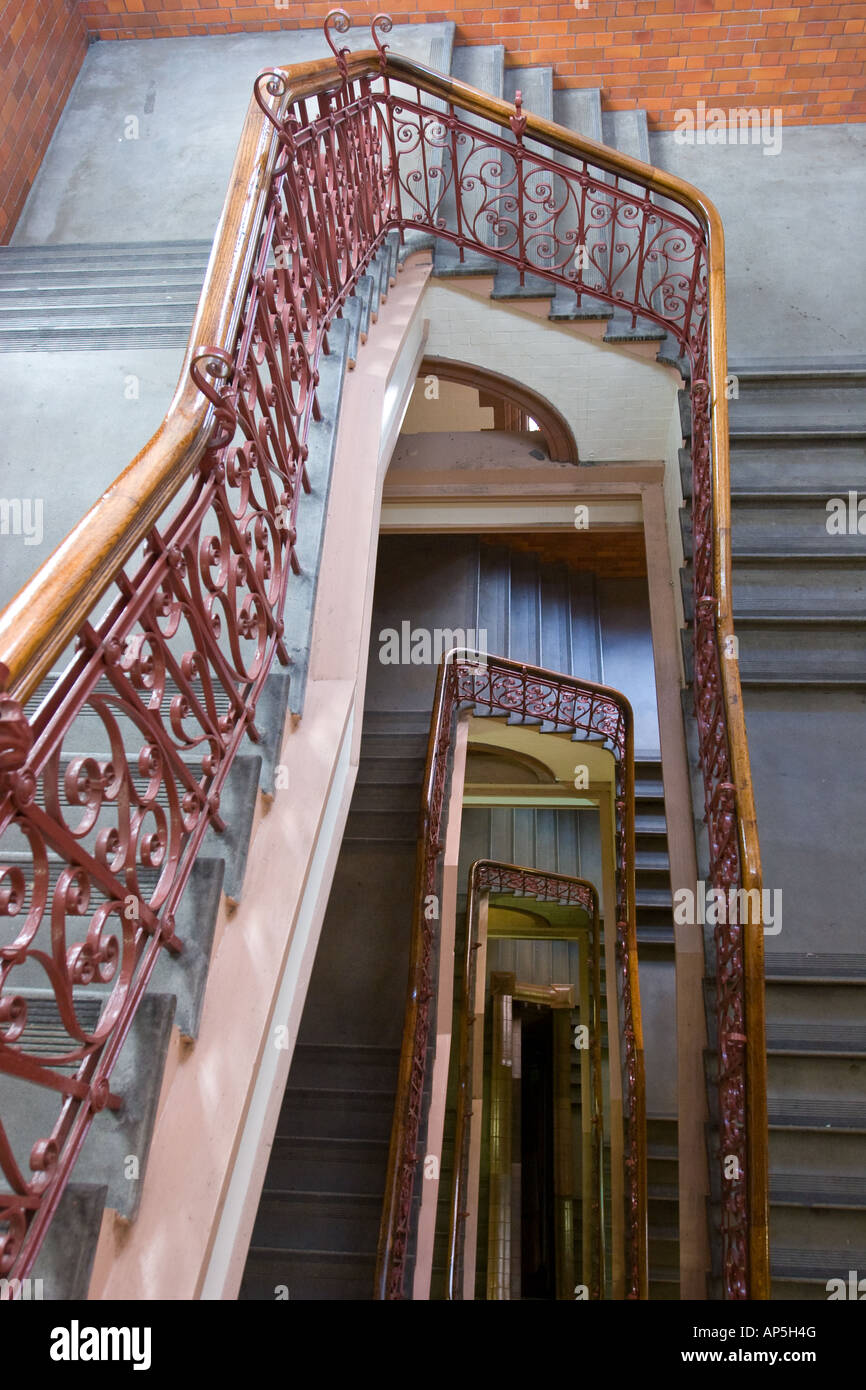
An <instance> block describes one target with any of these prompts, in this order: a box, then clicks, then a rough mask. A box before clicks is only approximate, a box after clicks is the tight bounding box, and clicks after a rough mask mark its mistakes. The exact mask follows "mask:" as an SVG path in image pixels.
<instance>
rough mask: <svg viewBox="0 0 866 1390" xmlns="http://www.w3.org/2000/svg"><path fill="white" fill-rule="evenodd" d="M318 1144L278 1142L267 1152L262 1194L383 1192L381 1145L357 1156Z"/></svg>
mask: <svg viewBox="0 0 866 1390" xmlns="http://www.w3.org/2000/svg"><path fill="white" fill-rule="evenodd" d="M347 1149H348V1151H342V1146H339V1145H334V1144H328V1142H327V1141H325V1140H322V1141H320V1142H318V1143H316V1144H314V1145H312V1144H311V1145H310V1146H309V1147H304V1146H303V1144H302V1143H301V1142H299V1141H297V1140H295V1141H292V1140H288V1139H282V1140H280V1139H278V1140H277V1142H276V1143H275V1145H274V1148H273V1149H272V1151H271V1158H270V1162H269V1163H268V1171H267V1176H266V1177H265V1190H266V1191H269V1190H270V1191H273V1190H275V1189H276V1190H279V1191H284V1192H292V1191H298V1192H315V1191H316V1190H317V1189H318V1188H321V1189H322V1190H323V1191H326V1192H344V1193H360V1194H367V1193H371V1192H384V1190H385V1175H386V1171H387V1166H388V1151H387V1146H386V1145H385V1144H384V1142H383V1143H382V1144H381V1146H379V1145H376V1146H375V1147H374V1148H372V1151H368V1152H366V1153H364V1152H359V1151H358V1149H357V1148H356V1149H354V1150H353V1149H351V1148H348V1146H347Z"/></svg>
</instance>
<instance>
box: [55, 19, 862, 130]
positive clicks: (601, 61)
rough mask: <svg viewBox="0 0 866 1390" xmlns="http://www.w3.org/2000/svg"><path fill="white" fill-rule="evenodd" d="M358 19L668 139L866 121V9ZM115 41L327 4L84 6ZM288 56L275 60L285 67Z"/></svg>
mask: <svg viewBox="0 0 866 1390" xmlns="http://www.w3.org/2000/svg"><path fill="white" fill-rule="evenodd" d="M342 7H343V8H344V9H346V10H348V12H349V13H350V14H351V15H352V16H353V17H357V20H358V21H360V20H361V19H363V18H365V17H366V16H368V15H372V14H374V13H375V12H376V10H377V9H383V10H386V11H388V12H389V13H390V14H391V16H392V18H393V19H394V21H395V22H396V23H406V22H422V21H424V20H444V19H451V20H454V21H455V22H456V23H457V26H458V29H457V42H458V43H493V42H499V43H504V44H505V47H506V49H507V51H508V58H507V61H508V62H509V63H510V64H532V63H546V64H552V65H553V67H554V69H555V72H556V76H557V85H559V86H569V87H571V86H574V87H583V86H599V85H600V86H602V87H603V88H604V94H605V102H606V104H607V106H608V107H610V108H617V107H630V106H634V105H640V106H643V107H644V108H645V109H646V111H647V112H648V114H649V118H650V122H651V124H653V125H654V126H657V127H659V128H666V127H668V128H669V127H671V126H672V125H673V124H674V119H673V113H674V111H676V109H677V108H678V107H693V106H694V105H695V102H696V101H697V100H698V99H699V98H700V97H703V98H704V99H705V100H706V102H707V105H708V106H722V107H731V106H744V105H745V106H773V107H781V108H782V111H783V113H784V119H785V120H788V121H792V122H802V123H812V122H819V121H820V122H836V121H856V120H864V119H866V4H864V3H858V2H857V0H846V2H845V3H842V4H834V5H823V4H821V3H820V0H819V3H817V4H814V3H812V4H809V3H805V4H799V5H792V4H791V3H790V0H586V8H585V9H577V8H576V7H575V4H574V0H565V3H563V0H560V3H553V0H551V3H544V0H541V3H539V4H534V5H509V4H508V3H507V0H506V3H505V4H504V5H502V6H501V7H500V8H496V7H494V6H492V5H484V4H482V3H476V4H471V3H470V4H468V5H461V6H459V7H456V8H450V9H449V8H447V7H443V6H442V5H441V3H440V4H437V3H436V0H393V4H392V5H390V6H389V5H388V3H387V0H376V2H375V3H374V0H345V3H344V4H343V6H342ZM80 8H81V12H82V14H83V15H85V17H86V21H87V25H88V28H90V29H91V30H93V31H94V32H96V33H98V34H100V35H101V37H103V38H111V39H118V38H152V37H154V36H158V37H169V36H172V35H182V34H222V33H227V32H238V31H239V30H242V29H279V28H281V27H285V28H297V27H305V26H307V25H319V24H320V23H321V19H322V17H323V16H324V15H325V14H327V12H328V10H329V9H331V8H333V5H332V4H331V3H327V2H326V0H289V4H288V8H278V7H277V6H276V4H274V3H273V2H272V3H270V4H265V3H262V0H168V3H165V0H80ZM280 56H281V55H280V54H279V53H278V52H275V57H276V58H277V59H279V57H280Z"/></svg>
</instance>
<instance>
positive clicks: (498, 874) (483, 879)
mask: <svg viewBox="0 0 866 1390" xmlns="http://www.w3.org/2000/svg"><path fill="white" fill-rule="evenodd" d="M482 893H499V894H502V893H510V894H517V895H520V896H526V897H532V898H535V899H536V900H540V901H545V902H558V903H564V904H565V905H567V906H575V907H580V908H581V909H582V910H583V911H584V912H585V913H586V915H587V917H588V918H589V925H588V927H587V928H586V934H587V935H588V936H589V967H590V1002H591V1021H590V1025H589V1026H590V1048H589V1053H590V1065H591V1080H590V1114H591V1136H592V1138H591V1142H592V1191H593V1209H592V1212H591V1214H590V1215H589V1216H586V1215H585V1216H584V1224H586V1223H587V1222H589V1221H591V1223H592V1256H591V1260H592V1275H591V1285H590V1297H591V1298H593V1299H598V1298H601V1295H602V1289H603V1287H604V1258H603V1249H602V1244H603V1238H604V1215H603V1210H602V1193H601V1183H602V1178H603V1170H604V1164H603V1145H604V1133H603V1104H602V1079H601V1022H600V1019H601V1004H600V998H601V933H600V930H599V915H598V891H597V889H596V887H595V884H593V883H591V882H590V881H589V879H583V878H577V877H575V876H574V875H569V874H558V873H552V872H545V871H542V870H540V869H534V868H529V867H526V866H524V865H520V864H507V863H504V862H502V861H499V860H493V859H476V860H475V863H474V864H472V865H471V867H470V869H469V883H468V894H467V906H466V945H465V949H464V952H463V1006H462V1009H461V1013H460V1036H459V1045H458V1063H457V1113H456V1117H455V1121H454V1176H453V1179H452V1183H451V1200H450V1209H449V1222H448V1275H447V1297H448V1299H449V1300H458V1299H462V1297H463V1293H462V1288H461V1281H462V1276H463V1266H462V1239H463V1237H464V1233H465V1225H464V1224H463V1223H464V1221H465V1218H466V1216H467V1215H468V1212H467V1211H465V1210H464V1209H463V1204H464V1202H465V1200H466V1190H467V1186H468V1145H467V1140H468V1134H469V1131H468V1126H467V1119H468V1113H467V1111H470V1112H471V1099H470V1095H471V1089H470V1088H471V1083H472V1072H473V1048H474V1042H475V1036H474V1033H475V1030H474V1028H473V1027H472V1022H473V1020H472V1019H471V1011H472V1000H473V998H474V993H475V961H476V959H477V950H478V946H479V944H480V943H479V942H478V941H477V940H476V939H475V938H476V934H477V910H478V898H479V896H480V895H481V894H482ZM555 934H556V933H555V932H553V931H551V936H555ZM582 1021H583V1020H582Z"/></svg>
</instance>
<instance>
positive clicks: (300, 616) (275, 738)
mask: <svg viewBox="0 0 866 1390" xmlns="http://www.w3.org/2000/svg"><path fill="white" fill-rule="evenodd" d="M63 250H64V248H52V250H51V252H50V253H49V254H48V257H47V259H48V260H50V259H51V257H52V256H53V255H54V253H55V252H57V254H58V258H59V259H62V256H61V255H60V253H62V252H63ZM4 251H5V248H4ZM94 251H95V252H98V251H99V248H94ZM9 254H10V256H12V257H14V251H11V252H10V253H9ZM396 259H397V244H396V241H395V239H394V238H391V239H389V241H388V243H387V244H386V245H385V246H384V247H383V248H382V250H381V251H380V252H379V254H378V256H377V258H376V261H375V262H374V263H373V265H371V268H370V274H369V275H368V276H365V277H364V281H365V282H366V283H362V285H361V286H359V294H358V296H356V297H355V298H354V300H352V301H350V302H349V304H348V305H347V313H346V315H345V320H344V322H343V323H339V324H337V325H335V328H334V331H333V332H332V334H331V340H330V348H331V351H330V353H329V354H328V355H327V356H324V357H323V358H322V360H321V363H320V382H319V398H320V404H321V407H322V410H321V419H320V420H319V421H316V422H314V423H313V424H312V425H311V429H310V437H309V448H310V452H309V457H308V460H307V470H308V474H309V477H310V482H311V492H310V494H309V496H307V497H305V499H304V502H305V504H308V505H307V506H306V525H305V527H304V528H302V533H301V535H300V537H299V552H298V553H299V559H300V563H301V567H302V572H301V574H300V575H298V576H294V577H293V580H292V582H290V584H289V589H288V594H287V600H286V606H285V609H284V612H283V620H284V624H285V642H286V646H287V648H288V650H289V653H290V656H291V657H292V665H291V667H290V668H287V669H285V668H282V667H279V666H277V667H275V669H274V671H273V672H272V674H271V675H270V676H269V678H268V680H267V682H266V684H265V687H264V689H263V692H262V695H261V698H260V701H259V704H258V706H257V719H256V722H257V727H258V728H259V730H260V733H261V735H262V737H261V741H260V743H259V744H258V745H256V748H255V752H253V751H252V745H250V752H248V753H246V752H241V754H239V755H238V757H237V758H236V759H235V762H234V764H233V767H232V771H231V774H230V776H229V779H228V781H227V783H226V785H225V787H224V789H223V793H222V814H223V817H224V819H225V821H226V830H225V831H224V832H221V833H219V834H218V833H217V832H215V831H213V830H211V831H209V832H208V835H207V836H206V839H205V842H204V845H203V848H202V851H201V853H200V854H199V856H198V858H197V860H196V863H195V865H194V866H193V870H192V874H191V877H190V880H189V882H188V885H187V888H186V891H185V893H184V896H183V898H182V899H181V902H180V906H179V909H178V912H177V914H176V917H177V928H176V929H177V934H178V936H179V938H180V939H181V940H182V941H183V944H184V950H183V952H182V954H181V955H180V956H179V957H177V958H176V959H175V958H173V957H170V956H168V955H167V954H165V955H163V957H162V958H161V959H160V961H159V962H158V964H157V967H156V970H155V972H154V975H153V977H152V984H151V987H150V989H149V990H148V994H147V996H146V999H145V1001H144V1003H143V1005H142V1007H141V1008H140V1009H139V1011H138V1014H137V1016H136V1018H135V1020H134V1022H133V1024H132V1027H131V1030H130V1033H129V1035H128V1038H127V1041H126V1043H125V1045H124V1048H123V1050H122V1051H121V1054H120V1057H119V1060H118V1063H117V1066H116V1069H115V1073H114V1077H115V1080H114V1081H113V1083H112V1084H113V1086H114V1087H115V1088H116V1090H117V1091H118V1092H119V1093H120V1094H121V1095H122V1096H123V1101H124V1104H123V1106H122V1107H121V1109H120V1110H119V1111H116V1112H115V1111H112V1110H109V1109H106V1110H103V1111H102V1112H101V1113H100V1114H99V1115H97V1116H96V1118H95V1120H94V1122H93V1124H92V1127H91V1130H90V1134H89V1137H88V1139H87V1142H86V1144H85V1146H84V1148H83V1150H82V1153H81V1155H80V1157H79V1159H78V1161H77V1163H76V1167H75V1169H74V1172H73V1178H72V1181H71V1183H70V1184H69V1186H68V1188H67V1190H66V1193H65V1194H64V1196H63V1197H62V1199H61V1204H60V1209H59V1212H58V1215H57V1217H56V1219H55V1221H54V1222H53V1224H52V1227H51V1229H50V1230H49V1233H48V1236H47V1238H46V1240H45V1243H44V1245H43V1247H42V1250H41V1252H40V1254H39V1256H38V1258H37V1261H36V1265H35V1269H34V1277H38V1278H41V1279H42V1280H43V1285H44V1288H45V1291H46V1297H47V1298H50V1299H53V1300H54V1299H69V1298H84V1297H86V1295H87V1289H88V1285H89V1282H90V1277H91V1271H92V1266H93V1259H94V1255H95V1252H96V1245H97V1241H98V1238H99V1231H100V1226H101V1223H102V1216H103V1208H104V1207H105V1206H108V1207H111V1208H113V1209H114V1210H116V1211H117V1212H118V1213H119V1215H120V1216H121V1217H122V1218H124V1219H125V1220H127V1221H133V1220H134V1219H135V1216H136V1213H137V1211H138V1206H139V1200H140V1194H141V1191H142V1187H143V1184H144V1182H145V1180H146V1169H147V1158H148V1151H149V1147H150V1140H151V1134H152V1131H153V1126H154V1123H155V1120H156V1109H157V1102H158V1099H159V1095H160V1089H161V1085H162V1074H163V1066H164V1063H165V1059H166V1055H167V1049H168V1045H169V1037H170V1032H171V1028H172V1025H175V1026H177V1028H178V1029H179V1030H180V1033H181V1035H182V1036H183V1037H184V1038H185V1039H186V1040H187V1041H188V1042H189V1043H190V1044H194V1041H195V1037H196V1034H197V1031H198V1023H199V1018H200V1014H201V1009H202V1006H203V1001H204V994H205V990H206V986H207V975H208V969H209V964H210V956H211V948H212V945H213V940H214V933H215V928H216V924H217V917H218V914H219V912H220V910H221V906H222V902H223V898H224V897H228V898H229V899H232V900H234V901H235V902H237V901H239V900H240V899H241V897H242V895H243V891H244V873H245V868H246V860H247V852H248V848H249V843H250V834H251V828H252V823H253V816H254V811H255V805H256V800H257V797H258V793H259V790H260V789H261V790H262V791H264V792H265V793H267V794H269V795H272V794H273V791H274V769H275V763H276V759H277V756H278V749H279V747H280V742H281V738H282V731H283V727H284V723H285V720H286V717H287V714H288V713H289V711H290V710H292V711H293V712H295V713H300V712H301V711H302V709H303V701H304V688H305V681H306V668H307V657H308V651H309V634H310V629H311V625H312V618H313V605H314V600H315V592H316V577H317V573H318V566H319V556H320V551H321V544H322V538H323V533H324V523H325V515H326V506H327V497H328V489H329V485H330V476H331V467H332V463H333V458H334V452H335V447H336V427H337V419H338V416H339V409H340V400H341V395H342V385H343V379H344V375H345V371H346V368H347V364H348V362H349V355H350V352H351V351H353V350H354V351H357V348H358V345H359V343H360V341H361V337H362V335H363V334H364V333H365V332H366V329H367V327H368V325H369V320H370V315H371V314H372V313H374V312H375V311H376V310H377V308H378V306H379V303H380V300H381V298H382V297H384V295H385V294H386V293H387V289H388V286H389V283H390V278H391V276H392V275H393V273H394V272H395V271H396ZM2 264H3V260H2V256H0V278H2ZM151 326H152V325H151ZM116 327H117V325H115V327H114V328H112V329H111V330H110V331H111V332H114V331H116ZM64 331H65V330H64V329H63V328H62V327H58V330H57V332H58V337H57V340H56V341H53V340H52V342H51V347H52V348H61V347H63V348H66V349H68V350H70V351H79V350H82V348H83V345H82V342H81V341H80V340H77V339H76V337H75V334H77V333H79V329H77V328H76V329H75V330H74V331H73V330H70V332H71V333H72V336H71V337H69V338H64V337H63V336H62V335H63V332H64ZM93 331H94V330H93V327H92V326H91V327H90V328H88V329H87V332H88V333H92V332H93ZM106 331H108V330H106ZM136 331H137V332H141V331H143V330H142V327H141V324H139V327H138V329H137V330H136ZM172 331H177V332H181V333H182V334H183V335H184V336H185V334H186V331H187V328H181V327H180V325H179V324H177V325H175V328H174V329H173V330H172ZM3 332H4V330H3V329H2V328H0V339H2V336H3ZM130 341H132V340H131V339H130ZM91 345H92V344H91ZM102 345H103V346H107V345H108V339H107V338H106V340H105V341H104V342H103V344H102ZM7 346H8V344H7ZM19 346H20V344H19ZM54 679H55V677H54V676H51V677H48V678H46V680H45V681H43V682H42V684H41V685H40V686H39V688H38V689H37V691H36V692H35V693H34V695H33V696H32V697H31V699H30V701H29V702H28V705H27V713H28V715H33V714H34V713H35V712H36V710H37V709H38V707H39V705H40V704H41V703H42V701H43V700H44V698H45V696H46V695H47V693H48V691H49V689H50V687H51V685H52V684H53V681H54ZM103 684H105V682H104V681H103ZM96 693H97V694H100V693H102V690H101V686H98V687H97V690H96ZM171 694H172V691H171V680H170V679H169V681H168V687H167V698H168V699H170V698H171ZM226 700H227V697H226V696H225V695H223V696H219V695H218V696H217V714H218V715H220V714H223V713H224V712H225V709H226V708H227V705H226ZM119 724H120V729H121V734H122V736H123V737H124V739H125V740H126V742H127V747H128V749H129V756H130V760H131V761H130V767H131V772H132V775H133V777H134V779H135V780H136V783H137V784H138V785H139V788H140V790H143V789H144V786H145V784H146V782H147V778H146V777H144V778H143V777H142V775H141V774H139V772H138V765H137V758H138V752H139V749H140V746H141V735H140V733H139V734H136V731H135V729H134V728H133V727H132V726H131V725H128V724H125V723H124V720H123V718H122V717H121V718H120V721H119ZM76 752H78V753H81V754H84V755H86V756H88V757H97V758H102V759H104V760H109V759H110V758H111V751H110V749H109V747H108V744H107V741H106V736H105V733H104V730H103V729H102V726H101V721H100V720H99V719H97V718H96V717H95V716H94V715H93V714H92V713H89V712H88V710H87V709H86V708H85V710H84V711H83V712H82V714H81V715H80V716H79V718H78V720H77V722H76V723H75V725H74V726H73V728H72V729H71V730H70V732H69V734H67V737H66V740H65V742H64V748H63V754H62V758H61V770H62V769H63V768H64V767H65V766H67V765H68V763H69V761H70V760H71V759H72V758H73V757H74V756H75V755H76ZM192 771H193V774H194V775H195V776H197V777H200V776H201V768H200V766H196V765H193V769H192ZM40 794H41V793H40ZM158 800H159V803H160V804H162V805H164V806H165V805H166V804H167V803H166V794H165V790H164V789H162V791H161V792H160V794H159V797H158ZM109 824H114V819H113V817H112V808H111V805H110V804H109V806H108V807H107V815H104V816H102V817H101V818H100V819H99V820H98V821H97V823H96V824H95V826H94V827H93V831H92V833H91V836H90V841H89V842H88V843H90V842H91V841H94V839H95V836H96V835H97V833H98V832H99V831H100V830H101V829H102V828H103V827H104V826H105V825H109ZM4 859H5V860H6V861H8V862H10V863H12V864H16V863H18V862H19V861H20V863H21V866H22V868H24V870H25V875H26V874H27V866H28V865H29V863H30V862H31V856H30V853H29V851H27V850H26V848H25V846H24V845H23V843H22V844H21V845H20V846H18V845H17V843H13V839H12V837H9V838H8V839H7V841H6V842H4ZM61 868H62V864H61V862H60V860H59V859H56V858H53V857H50V858H49V884H50V885H51V886H53V885H54V884H55V882H56V879H57V875H58V874H59V872H60V870H61ZM158 877H159V871H158V870H153V871H148V870H147V869H146V868H144V869H141V870H140V873H139V878H140V883H141V886H142V888H143V890H144V891H145V892H146V891H147V890H148V889H152V888H154V887H155V886H156V880H157V879H158ZM47 925H48V924H47V923H45V924H43V927H42V929H41V931H42V934H43V936H44V934H45V932H46V930H47ZM40 941H41V938H40ZM37 944H39V941H37ZM43 949H44V947H43ZM49 949H50V948H49ZM15 978H16V980H17V982H18V988H17V993H19V994H20V995H21V996H22V997H25V998H26V999H27V1000H28V1010H29V1020H30V1021H29V1024H28V1028H27V1030H26V1032H25V1034H24V1042H25V1044H31V1045H32V1046H33V1050H34V1052H35V1053H36V1054H37V1055H42V1056H50V1055H52V1054H54V1053H56V1052H57V1051H58V1050H63V1049H67V1048H68V1047H69V1039H68V1035H67V1033H66V1030H65V1028H64V1027H63V1025H62V1023H61V1020H60V1017H59V1013H58V1010H57V1007H56V1004H55V1002H54V999H53V995H52V994H51V993H50V991H47V990H46V989H45V988H44V983H45V981H44V976H43V975H42V974H41V972H38V971H36V970H35V969H31V970H28V973H27V975H26V978H25V977H24V972H23V971H19V972H18V974H17V975H16V977H15ZM108 993H109V989H105V990H104V991H99V990H98V989H97V988H94V987H88V988H86V989H81V990H79V991H77V994H78V996H79V1000H80V1002H79V1007H80V1009H81V1016H82V1017H83V1018H90V1015H91V1013H93V1011H94V1010H96V1012H95V1013H93V1018H92V1019H91V1022H92V1023H95V1021H96V1017H97V1015H98V1012H99V1009H100V1008H101V1000H102V999H103V998H104V997H105V995H107V994H108ZM53 1095H54V1093H53V1092H50V1091H47V1090H43V1089H42V1088H32V1087H27V1086H23V1085H22V1084H21V1083H19V1082H17V1081H14V1080H13V1079H11V1078H7V1077H5V1076H4V1077H0V1105H2V1112H3V1118H4V1124H5V1125H6V1128H7V1131H8V1132H9V1134H10V1136H11V1138H12V1142H13V1145H14V1149H15V1152H16V1153H17V1155H18V1159H19V1162H20V1164H21V1166H22V1168H23V1169H24V1170H25V1171H26V1170H27V1167H28V1155H29V1152H30V1149H31V1147H32V1144H33V1142H35V1140H36V1138H38V1137H40V1136H41V1135H43V1134H46V1133H48V1132H49V1130H50V1128H51V1127H52V1125H53V1123H54V1118H55V1116H56V1113H57V1106H56V1103H55V1101H54V1099H53ZM388 1123H389V1124H390V1118H389V1121H388ZM130 1154H132V1155H135V1156H136V1157H137V1159H138V1170H137V1177H136V1178H135V1179H132V1180H130V1179H128V1178H127V1177H126V1176H125V1166H124V1164H125V1158H126V1156H127V1155H130Z"/></svg>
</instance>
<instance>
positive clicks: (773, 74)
mask: <svg viewBox="0 0 866 1390" xmlns="http://www.w3.org/2000/svg"><path fill="white" fill-rule="evenodd" d="M0 3H2V0H0ZM331 8H333V3H332V0H290V3H288V4H285V5H282V6H280V5H277V4H276V3H273V0H272V3H270V4H264V3H262V0H169V2H168V4H166V3H161V0H9V3H7V4H6V5H5V6H3V8H2V11H0V19H2V21H3V27H2V30H0V32H2V33H4V34H5V38H3V40H2V43H0V132H2V133H0V193H2V197H0V241H7V240H8V238H9V236H10V234H11V231H12V229H13V228H14V225H15V222H16V219H17V218H18V216H19V214H20V212H21V208H22V207H23V204H24V199H25V198H26V196H27V193H28V191H29V189H30V185H31V184H32V182H33V178H34V176H35V173H36V170H37V169H38V167H39V163H40V161H41V159H42V156H43V154H44V152H45V149H46V147H47V145H48V141H49V140H50V138H51V134H52V131H53V130H54V126H55V125H56V123H57V120H58V118H59V115H60V112H61V111H62V109H63V105H64V102H65V101H66V98H67V96H68V94H69V89H70V87H71V85H72V83H73V81H74V79H75V75H76V73H77V72H78V69H79V67H80V65H81V61H82V59H83V57H84V52H85V48H86V44H87V39H88V36H91V37H98V38H100V39H108V40H112V39H137V38H140V39H147V38H179V37H184V36H193V35H200V34H226V33H240V32H243V31H253V30H255V31H264V30H272V31H278V30H279V29H295V28H312V27H316V28H318V27H320V26H321V23H322V20H323V19H324V16H325V15H326V14H327V12H328V10H329V9H331ZM343 8H344V9H346V10H347V11H348V12H349V14H351V15H352V17H353V19H354V20H355V21H356V23H357V24H358V25H361V24H362V23H363V22H364V21H365V20H366V19H367V18H368V17H369V16H370V15H371V14H373V13H374V12H375V10H376V9H378V8H379V4H378V3H376V4H373V3H372V0H343ZM381 8H383V9H386V10H388V12H389V13H390V14H391V17H392V18H393V20H394V22H395V23H397V24H404V23H425V22H435V21H442V20H453V21H454V22H455V23H456V25H457V42H458V43H504V45H505V49H506V62H507V63H508V64H509V65H511V66H532V65H534V64H545V65H549V66H551V67H552V68H553V70H554V74H555V84H556V86H558V87H601V88H602V90H603V98H604V103H605V105H606V107H607V108H608V109H609V110H627V109H629V108H631V107H634V106H642V107H644V109H645V110H646V111H647V114H648V116H649V121H650V125H651V126H652V127H653V128H654V129H659V130H665V129H671V128H672V127H673V126H674V125H675V124H676V117H675V113H676V111H677V110H678V109H679V108H681V107H694V106H695V104H696V102H697V100H698V99H699V98H700V97H704V98H705V99H706V101H707V104H708V105H711V106H717V107H722V108H725V109H730V108H731V107H738V106H759V107H764V106H770V107H774V108H780V109H781V111H782V113H783V119H787V120H789V121H796V122H797V123H808V124H825V123H828V122H843V121H862V120H866V3H859V2H858V0H846V2H845V3H841V4H834V5H814V4H802V5H791V4H789V3H788V0H775V2H774V0H769V3H764V4H762V5H760V6H758V5H756V3H755V0H587V3H586V8H578V7H577V6H576V5H575V4H574V3H573V0H571V3H551V2H550V0H547V3H538V4H533V5H506V6H504V7H502V8H500V9H494V8H490V7H487V6H483V5H479V4H477V3H476V4H474V5H472V4H470V5H463V6H460V7H459V8H456V9H449V8H442V7H441V4H437V3H436V0H394V3H393V6H392V7H390V9H389V7H388V5H387V4H383V5H382V6H381ZM279 60H280V55H279V46H278V44H277V46H276V47H275V61H277V62H279Z"/></svg>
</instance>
